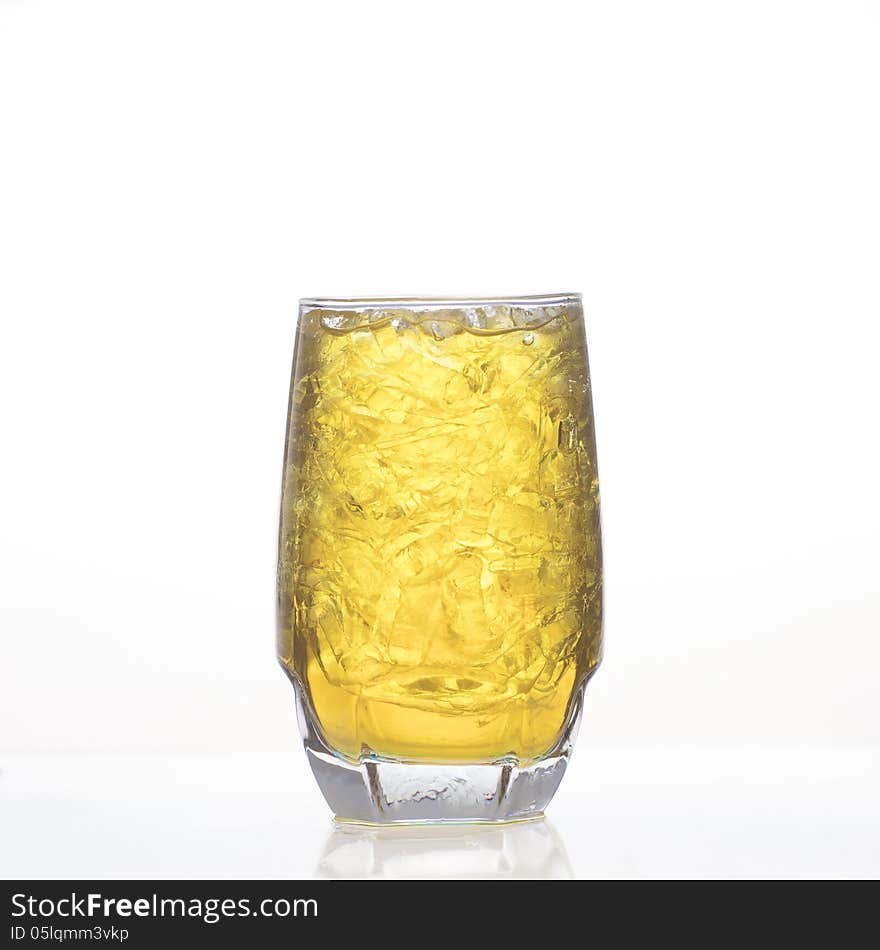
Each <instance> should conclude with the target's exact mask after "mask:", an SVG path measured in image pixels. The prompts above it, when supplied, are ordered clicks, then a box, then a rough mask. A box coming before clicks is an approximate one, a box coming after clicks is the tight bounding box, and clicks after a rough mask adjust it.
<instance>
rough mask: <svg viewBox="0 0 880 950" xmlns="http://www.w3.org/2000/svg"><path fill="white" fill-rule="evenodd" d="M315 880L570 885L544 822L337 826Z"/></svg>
mask: <svg viewBox="0 0 880 950" xmlns="http://www.w3.org/2000/svg"><path fill="white" fill-rule="evenodd" d="M315 877H316V878H319V879H331V880H349V879H365V880H407V879H421V880H431V879H452V880H474V879H501V880H515V879H527V880H570V879H571V878H572V877H573V874H572V870H571V865H570V864H569V862H568V855H567V854H566V852H565V846H564V845H563V843H562V840H561V839H560V837H559V835H558V834H557V832H556V830H555V829H554V828H553V826H552V825H551V824H550V823H549V822H548V821H547V820H546V819H541V820H538V821H527V822H517V823H513V824H506V825H463V826H462V825H459V826H449V825H447V826H443V825H409V826H389V827H385V828H383V827H376V826H367V825H355V824H350V823H346V822H336V823H335V824H334V827H333V830H332V831H331V832H330V834H329V835H328V836H327V841H326V842H325V844H324V851H323V853H322V854H321V857H320V859H319V860H318V865H317V867H316V868H315Z"/></svg>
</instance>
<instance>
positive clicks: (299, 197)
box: [0, 0, 880, 876]
mask: <svg viewBox="0 0 880 950" xmlns="http://www.w3.org/2000/svg"><path fill="white" fill-rule="evenodd" d="M878 117H880V5H878V3H877V2H869V0H862V2H856V0H854V2H843V0H827V2H792V3H786V2H778V0H769V2H738V3H704V2H694V3H682V2H669V3H663V4H659V3H648V2H646V3H632V2H614V3H612V2H608V3H576V2H571V3H564V2H554V0H544V2H542V3H540V4H535V3H518V2H511V0H508V2H503V3H501V2H498V3H496V2H479V0H468V2H453V0H447V2H445V3H443V4H414V3H411V2H401V3H396V2H382V0H373V2H370V3H332V2H328V3H302V4H297V3H290V2H278V3H272V2H261V0H250V2H247V3H245V2H218V0H214V2H197V0H173V2H171V0H150V2H122V3H120V2H109V0H108V2H96V0H78V2H76V3H65V2H60V0H59V2H52V0H0V321H2V337H0V341H2V342H0V404H2V407H3V409H2V422H0V425H2V429H0V447H2V449H0V450H2V468H0V472H2V476H0V477H2V492H0V506H2V511H0V591H2V599H0V626H2V633H0V637H2V639H0V753H2V755H0V767H3V768H4V775H7V772H8V775H7V778H8V779H9V781H12V780H13V779H14V777H15V774H16V772H15V766H14V763H16V762H34V761H38V762H42V763H44V765H41V766H40V768H43V767H45V768H50V766H45V762H50V761H51V759H48V758H47V759H45V760H44V759H42V758H40V759H34V758H33V757H34V756H38V757H39V756H51V755H55V754H58V753H63V754H64V755H65V756H68V757H69V756H71V755H74V756H75V755H85V754H92V755H94V754H99V755H106V754H120V753H125V754H126V755H127V756H133V755H134V756H137V755H145V754H152V753H161V754H162V755H165V756H167V755H177V754H181V755H188V756H192V755H197V754H206V753H210V754H212V755H217V754H219V755H230V756H233V757H234V756H236V755H248V756H250V755H257V756H263V759H262V760H261V761H269V759H271V757H273V756H277V757H287V758H289V759H291V774H295V775H296V776H297V777H296V778H295V779H293V781H295V782H301V785H297V789H301V791H298V792H297V793H296V794H297V795H301V796H302V797H303V800H304V801H307V803H308V806H307V810H308V809H311V810H312V814H313V816H314V814H315V813H317V814H319V815H323V814H324V812H323V811H322V809H323V804H322V803H321V802H320V799H319V798H318V796H317V792H316V791H314V790H313V789H312V788H311V785H310V784H309V785H308V786H307V784H306V783H307V782H309V783H310V781H311V780H310V777H309V776H307V775H306V774H305V773H306V765H305V761H304V758H303V757H302V756H301V754H300V753H299V752H298V751H297V749H296V748H295V746H296V738H295V730H296V726H295V717H294V710H293V695H292V691H291V689H290V687H289V685H288V684H287V682H286V681H285V678H284V676H283V675H282V673H281V672H280V670H279V669H277V667H276V665H275V660H274V655H273V649H274V643H273V637H274V607H273V584H274V559H275V550H274V546H275V540H276V524H277V507H278V500H279V498H278V496H279V488H280V473H281V454H282V447H283V434H284V422H285V418H284V417H285V412H286V408H287V387H288V375H289V367H290V358H291V353H292V347H293V339H294V332H295V317H296V301H297V298H298V297H300V296H305V295H312V294H322V295H334V294H347V293H348V294H367V293H377V294H389V293H468V294H479V293H486V294H493V293H495V294H498V293H501V294H510V293H526V292H544V291H569V290H579V291H582V292H583V294H584V303H585V308H586V311H587V331H588V339H589V344H590V356H591V363H592V374H593V384H594V392H595V411H596V423H597V435H598V444H599V464H600V474H601V479H602V503H603V526H604V531H605V549H606V567H607V587H606V591H607V600H606V603H607V612H606V641H607V648H606V658H605V663H604V665H603V668H602V669H601V671H600V672H599V674H598V675H597V676H596V678H595V679H594V681H593V682H592V683H591V686H590V688H589V690H588V695H587V704H586V711H585V720H584V726H583V728H582V731H581V739H580V743H579V747H578V757H576V760H575V761H576V762H577V763H583V764H579V766H578V768H577V769H575V770H574V771H573V773H572V775H571V776H570V777H569V779H567V780H566V783H567V784H565V785H564V786H563V789H562V791H561V792H560V795H559V808H560V809H562V810H564V809H566V808H567V809H569V810H571V811H572V813H574V812H575V811H576V805H577V802H578V801H579V800H581V799H582V798H583V797H584V796H589V795H591V794H594V791H591V789H594V786H595V785H596V784H597V783H598V785H599V786H601V782H602V775H601V773H600V772H599V771H598V769H594V768H592V767H591V765H590V763H591V756H593V755H594V754H595V757H596V761H597V762H603V761H605V762H609V761H617V760H614V759H613V756H615V755H621V754H624V753H625V750H627V749H632V750H634V751H633V755H636V754H638V755H647V756H648V759H650V761H656V757H657V756H661V759H662V755H663V752H662V750H664V749H669V748H671V747H676V748H677V749H678V752H676V753H675V754H677V755H682V754H683V753H682V751H681V750H682V747H687V748H693V749H701V750H706V749H711V750H714V751H712V753H711V754H712V755H716V756H717V755H725V754H727V753H726V752H725V750H729V753H730V755H731V756H732V757H734V758H732V759H731V761H734V760H736V759H735V756H737V755H740V756H741V755H743V754H744V752H743V750H752V751H754V750H755V749H756V747H763V748H764V749H765V750H770V751H767V752H760V754H757V758H755V757H753V758H749V759H747V760H742V761H747V762H748V763H751V764H750V765H748V766H747V767H749V768H751V767H753V766H754V767H755V768H758V767H759V766H757V765H755V763H764V765H761V766H760V768H764V766H765V765H767V763H772V762H773V761H776V760H775V759H774V755H773V754H771V753H772V750H773V749H780V750H781V749H788V750H789V751H790V750H791V749H792V748H795V749H799V750H801V751H800V752H798V753H797V754H798V755H801V754H806V755H808V759H807V760H805V761H808V762H809V761H810V760H809V754H810V750H815V754H816V756H817V758H816V760H815V761H816V763H819V762H820V761H830V760H821V758H820V757H821V756H823V755H832V757H833V754H837V753H840V754H841V755H849V754H850V753H849V752H846V750H848V749H849V750H855V751H852V754H853V755H856V756H861V757H862V758H859V759H858V761H860V762H863V763H867V765H866V766H865V768H867V769H868V771H869V772H871V770H872V769H873V770H874V771H873V772H871V774H872V775H874V776H875V779H876V778H877V775H878V774H880V773H878V772H877V771H876V769H877V765H878V749H880V699H878V686H877V683H878V670H880V582H878V576H877V575H878V566H880V556H878V545H880V492H878V479H880V452H878V437H877V429H878V425H877V416H878V409H880V383H878V370H877V365H878V356H877V354H878V348H880V329H878V326H880V323H878V318H880V276H878V263H880V174H878V169H880V120H878ZM635 750H638V751H637V752H636V751H635ZM652 750H653V751H652ZM719 750H720V751H719ZM804 750H806V752H805V751H804ZM835 750H836V751H835ZM751 754H752V753H751V752H750V753H749V755H751ZM780 754H782V753H780ZM786 754H789V753H786ZM792 754H794V753H792ZM22 755H27V756H30V758H21V756H22ZM603 755H604V756H605V758H604V759H603ZM608 756H612V758H611V759H609V758H608ZM651 756H654V758H653V759H651V758H650V757H651ZM768 756H769V757H768ZM865 757H867V758H865ZM648 759H646V761H648ZM65 761H73V760H70V759H69V758H67V759H65ZM85 761H87V760H85V759H82V760H81V762H85ZM88 761H92V760H91V759H89V760H88ZM102 761H104V760H103V759H102ZM212 761H213V760H212ZM691 761H692V760H691ZM712 761H717V759H713V760H712ZM736 761H740V760H736ZM797 761H798V762H801V761H802V760H801V759H798V760H797ZM834 761H835V762H840V761H843V760H841V759H839V758H837V759H834ZM846 761H850V760H848V759H847V760H846ZM768 767H769V766H768ZM65 768H66V767H65ZM74 772H75V768H74ZM783 773H784V774H783ZM811 773H815V770H814V769H811V768H810V767H807V766H804V767H801V765H798V767H797V768H796V769H795V770H794V771H791V770H788V771H785V770H782V771H780V772H779V776H778V783H777V784H779V783H781V784H779V788H781V789H782V790H783V792H784V795H783V797H784V798H785V797H786V796H789V797H788V798H786V800H795V799H797V798H798V796H799V794H800V790H801V789H802V785H803V782H805V781H807V779H805V778H804V776H808V775H810V774H811ZM29 774H30V773H29ZM38 774H42V773H39V770H38V771H37V772H33V773H32V776H37V775H38ZM85 774H86V771H83V775H85ZM96 774H97V773H96ZM273 774H274V773H273ZM284 774H285V775H287V773H286V772H285V773H284ZM719 774H720V773H719ZM841 774H842V775H844V776H847V775H850V772H848V771H847V769H844V770H843V772H842V773H841ZM859 774H861V773H859ZM786 776H788V777H787V778H786ZM621 780H622V779H621ZM83 781H87V780H86V778H83ZM633 781H637V779H635V778H634V779H633ZM33 782H34V783H36V784H35V785H33V787H32V786H29V785H28V786H26V787H27V788H29V789H31V791H28V792H27V793H26V794H25V793H24V792H23V793H22V797H21V799H20V801H19V806H20V807H22V808H27V803H28V802H29V801H30V802H32V803H33V802H34V801H35V800H36V799H35V797H34V796H36V795H37V793H36V792H34V791H33V788H39V787H41V786H40V783H39V781H38V780H37V778H33ZM842 782H843V784H842V786H841V788H844V789H845V791H846V794H855V795H856V796H857V797H858V794H859V793H858V788H857V786H858V777H857V776H856V777H852V778H851V780H849V779H845V780H842ZM0 787H2V779H0ZM7 787H8V786H7ZM21 787H22V788H25V785H23V786H21ZM719 787H723V784H722V786H719ZM683 788H684V786H683ZM78 789H79V790H78V791H77V792H76V793H74V792H73V791H72V792H71V793H70V794H71V796H72V795H74V794H80V795H81V796H84V800H89V796H90V795H91V794H92V793H91V792H90V791H89V789H88V786H87V785H86V786H84V785H80V786H78ZM306 789H308V790H307V791H306ZM94 794H95V795H99V794H103V795H105V797H106V794H107V792H106V787H104V788H103V790H102V791H101V792H100V793H99V792H98V791H95V793H94ZM122 794H123V793H122V792H120V795H122ZM276 794H277V793H276ZM645 794H646V795H647V794H648V793H647V792H646V793H645ZM676 794H677V795H679V793H676ZM680 794H684V795H686V796H687V795H691V796H693V798H694V801H696V800H697V799H698V798H699V789H697V788H695V787H693V786H692V785H690V784H689V785H687V788H686V790H684V791H681V792H680ZM829 795H830V797H829V798H828V799H827V800H825V799H823V800H822V802H820V803H819V804H818V805H817V806H816V807H817V809H819V811H820V812H821V811H822V810H823V809H824V810H826V811H828V813H829V814H833V813H834V812H835V811H836V810H839V809H840V808H842V807H843V804H842V799H840V798H839V797H838V798H835V797H834V796H835V795H839V790H838V791H834V792H833V793H829ZM56 798H57V799H58V802H60V803H61V804H58V805H57V806H56V807H58V808H61V807H63V805H64V802H65V801H70V800H72V799H71V798H70V796H66V795H64V794H60V793H59V794H58V795H56ZM767 800H768V799H767V798H766V796H765V797H762V796H761V795H760V794H757V793H756V797H755V800H754V802H751V800H749V801H750V802H751V804H748V803H747V804H746V805H745V806H743V807H744V808H745V814H746V816H747V817H748V816H749V815H751V816H752V817H754V815H755V814H757V812H760V809H761V807H762V806H761V803H762V802H766V801H767ZM860 800H861V799H860ZM255 802H256V804H257V805H258V804H259V802H258V796H256V790H255ZM33 807H34V808H36V807H37V806H36V805H33ZM774 807H775V806H774ZM633 808H634V809H635V810H636V811H637V810H638V805H637V804H636V805H634V806H633ZM756 809H757V812H756ZM721 811H722V812H723V808H722V809H721ZM34 814H37V813H36V812H34ZM551 814H552V811H551ZM773 814H776V812H773ZM860 814H861V817H860V818H858V819H857V821H862V822H863V823H867V824H865V825H864V828H868V827H869V826H870V829H873V831H871V833H873V834H877V833H878V829H880V816H878V814H877V809H876V808H874V810H873V811H870V810H869V811H865V812H863V813H860ZM643 817H644V815H643ZM771 817H772V816H771ZM35 820H36V819H35ZM718 820H719V821H720V822H722V823H723V820H724V818H723V815H720V816H719V818H718ZM769 820H770V819H769V818H768V821H769ZM102 831H103V833H104V834H105V835H108V836H109V835H111V834H112V833H113V829H112V828H111V827H110V826H106V827H105V826H102ZM148 831H149V826H148ZM563 832H564V829H560V833H561V834H562V833H563ZM572 833H574V832H572ZM51 853H52V852H51V850H50V851H47V852H46V857H45V860H46V861H51ZM725 853H726V854H727V855H728V858H727V859H725V857H724V854H725ZM720 855H721V856H720V857H719V858H718V860H717V861H716V862H715V863H714V864H712V863H711V862H710V863H709V864H708V865H706V866H705V867H704V866H703V865H698V864H694V865H691V866H689V868H690V871H691V873H707V874H708V873H716V874H721V875H724V874H726V873H735V871H736V869H737V868H739V870H742V868H743V865H742V864H741V863H740V864H737V863H736V860H735V858H734V857H730V852H729V851H728V852H724V851H723V849H722V852H720ZM820 856H821V855H820ZM169 860H170V863H169V864H168V865H167V866H166V867H165V868H164V870H165V873H166V874H167V875H170V876H175V875H174V871H175V868H177V869H178V870H180V868H181V867H183V868H184V870H185V869H186V868H185V867H184V865H185V860H184V858H183V857H182V858H181V859H180V860H181V861H183V862H184V865H177V864H175V863H174V860H173V856H172V859H169ZM814 860H818V859H815V855H814ZM841 860H842V863H840V864H839V866H838V865H837V864H835V865H834V867H833V868H829V869H828V870H829V873H830V871H831V870H834V871H835V873H866V866H865V865H863V864H859V863H858V862H855V863H853V864H846V862H845V860H843V859H841ZM878 865H880V859H878V861H877V862H875V864H874V865H873V870H874V872H875V873H880V867H878ZM144 866H145V867H146V865H144ZM45 867H46V868H48V869H49V870H51V867H50V866H49V865H46V866H45ZM138 867H139V866H138V865H137V863H136V862H135V864H134V866H132V867H129V868H128V870H129V871H130V872H134V873H136V872H137V870H138ZM615 867H616V866H615ZM810 867H811V868H812V867H813V865H810ZM58 868H59V869H60V870H64V871H65V873H74V872H75V870H76V867H69V866H67V865H63V866H60V865H59V866H58ZM651 868H652V865H651V863H650V861H649V862H647V864H644V865H643V866H642V870H643V871H645V873H648V872H650V871H651ZM65 869H66V870H65ZM38 870H39V868H33V867H29V871H30V872H31V873H36V871H38ZM99 870H100V868H95V867H93V868H91V869H90V873H97V872H98V871H99ZM151 870H156V868H152V867H151ZM158 870H162V868H159V869H158ZM236 870H239V871H241V873H244V871H243V870H242V869H241V868H238V869H237V868H236V865H235V862H234V860H231V861H230V863H229V864H228V865H226V866H222V867H221V873H229V874H230V875H232V876H235V874H236ZM275 870H277V869H276V868H274V867H272V868H269V867H265V868H263V871H264V872H265V873H270V872H272V873H274V871H275ZM604 870H605V871H608V873H614V872H615V868H614V867H610V866H609V867H607V868H605V869H604ZM746 870H747V871H748V870H751V873H767V874H771V873H774V872H775V871H778V870H779V865H778V863H777V864H774V863H773V862H772V861H770V860H769V859H768V862H765V864H763V865H762V864H760V863H759V864H758V865H748V867H747V868H746ZM795 870H796V869H795ZM16 871H17V868H16V867H15V866H13V867H11V868H10V869H9V872H10V873H11V874H14V873H16ZM254 871H255V873H257V872H258V871H259V868H256V869H254ZM662 871H663V868H661V867H657V868H654V871H653V873H661V872H662ZM666 871H667V872H668V873H676V868H675V867H672V866H669V867H667V868H666ZM678 871H680V872H681V873H687V872H688V867H684V868H678ZM581 872H583V873H586V870H585V869H583V868H582V869H581V870H580V871H579V870H578V869H577V868H575V872H574V873H575V874H576V875H579V874H580V873H581ZM592 872H594V873H597V874H601V873H603V868H602V867H600V866H597V867H592ZM592 872H591V873H592ZM625 872H626V868H625V867H622V866H621V867H617V873H625ZM821 872H822V866H821V861H819V863H818V865H817V866H816V867H815V873H821Z"/></svg>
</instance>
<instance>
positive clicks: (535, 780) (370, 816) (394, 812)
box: [291, 677, 583, 825]
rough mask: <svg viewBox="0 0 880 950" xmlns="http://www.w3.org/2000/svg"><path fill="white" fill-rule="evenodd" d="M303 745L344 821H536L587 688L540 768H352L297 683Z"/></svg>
mask: <svg viewBox="0 0 880 950" xmlns="http://www.w3.org/2000/svg"><path fill="white" fill-rule="evenodd" d="M291 680H292V682H293V685H294V691H295V692H296V708H297V718H298V720H299V726H300V731H301V733H302V737H303V745H304V747H305V750H306V755H307V756H308V760H309V764H310V765H311V767H312V772H313V773H314V776H315V779H316V780H317V782H318V787H319V788H320V789H321V792H322V794H323V795H324V798H325V799H326V800H327V804H328V805H329V806H330V807H331V808H332V809H333V812H334V814H335V815H336V817H337V818H339V819H340V820H342V821H357V822H364V823H367V824H382V825H384V824H394V823H406V824H413V823H420V822H444V823H446V822H459V823H470V822H502V821H522V820H527V819H530V818H538V817H540V816H541V815H542V814H543V811H544V809H545V808H546V807H547V804H548V802H549V801H550V799H551V798H552V797H553V795H554V793H555V792H556V789H557V788H558V787H559V783H560V782H561V781H562V776H563V775H564V774H565V769H566V765H567V763H568V760H569V758H570V757H571V749H572V746H573V745H574V741H575V738H576V737H577V730H578V726H579V725H580V718H581V707H582V704H583V686H581V688H580V689H579V690H578V692H577V694H576V695H575V696H574V697H573V698H572V703H571V708H570V710H569V715H568V719H567V722H566V726H565V729H564V730H563V732H562V737H561V738H560V741H559V742H558V743H557V745H556V747H555V748H554V749H553V750H551V751H550V752H549V753H548V754H547V755H545V756H543V757H542V758H541V759H539V760H537V761H533V762H530V763H528V764H525V765H520V764H519V762H518V761H517V760H516V759H513V758H511V759H501V760H499V761H497V762H491V763H486V764H473V763H461V764H457V763H454V762H439V763H430V762H406V761H397V760H393V759H388V758H382V757H379V756H369V757H364V758H362V759H361V760H360V761H359V762H352V761H350V760H348V759H346V758H343V757H341V756H340V755H338V754H337V753H335V752H333V750H332V749H330V748H329V747H328V746H327V744H326V743H325V742H324V739H323V738H322V736H321V732H320V729H319V728H318V726H317V723H316V722H315V718H314V716H313V715H312V712H311V709H310V708H309V704H308V702H307V701H306V699H305V697H304V695H303V690H302V687H301V686H300V684H299V683H298V681H297V680H296V678H295V677H291Z"/></svg>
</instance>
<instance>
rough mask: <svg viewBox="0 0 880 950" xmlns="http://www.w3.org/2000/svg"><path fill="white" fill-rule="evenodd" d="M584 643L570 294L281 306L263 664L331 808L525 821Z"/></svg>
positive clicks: (541, 801)
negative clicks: (293, 717) (274, 539)
mask: <svg viewBox="0 0 880 950" xmlns="http://www.w3.org/2000/svg"><path fill="white" fill-rule="evenodd" d="M601 639H602V554H601V538H600V529H599V487H598V478H597V471H596V448H595V438H594V430H593V412H592V402H591V392H590V375H589V367H588V362H587V348H586V339H585V334H584V320H583V311H582V306H581V299H580V296H579V295H578V294H556V295H546V296H538V297H520V298H492V299H490V298H485V299H473V300H464V299H440V298H420V299H404V298H389V299H307V300H302V301H301V302H300V313H299V327H298V331H297V338H296V348H295V354H294V363H293V374H292V380H291V390H290V410H289V418H288V429H287V442H286V447H285V460H284V478H283V488H282V501H281V527H280V538H279V556H278V656H279V659H280V661H281V664H282V666H283V667H284V669H285V671H286V672H287V674H288V676H289V677H290V679H291V681H292V682H293V685H294V687H295V692H296V697H297V708H298V713H299V721H300V728H301V731H302V735H303V740H304V744H305V749H306V753H307V755H308V759H309V762H310V764H311V767H312V770H313V772H314V775H315V778H316V779H317V781H318V784H319V786H320V787H321V791H322V792H323V793H324V796H325V798H326V799H327V802H328V803H329V805H330V807H331V808H332V809H333V810H334V812H335V813H336V814H337V815H338V816H339V817H341V818H346V819H351V820H359V821H367V822H395V821H407V822H412V821H504V820H510V819H514V818H525V817H531V816H535V815H538V814H540V813H541V811H542V810H543V809H544V807H545V806H546V804H547V802H548V801H549V800H550V798H551V797H552V795H553V793H554V792H555V791H556V788H557V786H558V785H559V782H560V780H561V778H562V775H563V773H564V771H565V767H566V763H567V761H568V758H569V755H570V752H571V748H572V743H573V741H574V737H575V733H576V730H577V726H578V722H579V719H580V714H581V704H582V697H583V691H584V687H585V685H586V682H587V680H588V679H589V678H590V676H591V675H592V673H593V672H594V671H595V669H596V667H597V666H598V664H599V661H600V658H601Z"/></svg>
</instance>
